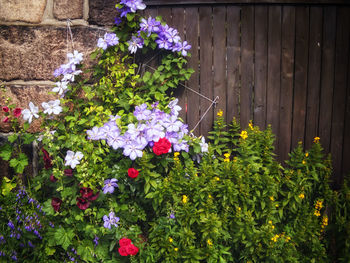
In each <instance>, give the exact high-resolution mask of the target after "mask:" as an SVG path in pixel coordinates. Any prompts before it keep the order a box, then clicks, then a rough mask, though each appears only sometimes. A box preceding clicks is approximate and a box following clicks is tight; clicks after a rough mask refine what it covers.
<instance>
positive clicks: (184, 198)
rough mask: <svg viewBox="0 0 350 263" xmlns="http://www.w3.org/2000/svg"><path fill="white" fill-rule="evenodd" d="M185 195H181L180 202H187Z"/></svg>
mask: <svg viewBox="0 0 350 263" xmlns="http://www.w3.org/2000/svg"><path fill="white" fill-rule="evenodd" d="M187 199H188V198H187V195H183V196H182V203H184V204H186V203H187Z"/></svg>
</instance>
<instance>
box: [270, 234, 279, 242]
mask: <svg viewBox="0 0 350 263" xmlns="http://www.w3.org/2000/svg"><path fill="white" fill-rule="evenodd" d="M279 237H280V235H278V234H276V235H275V236H274V237H273V238H271V240H272V241H273V242H277V240H278V239H279Z"/></svg>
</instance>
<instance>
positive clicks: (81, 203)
mask: <svg viewBox="0 0 350 263" xmlns="http://www.w3.org/2000/svg"><path fill="white" fill-rule="evenodd" d="M77 206H78V207H79V208H80V209H81V210H85V209H86V208H88V207H89V206H90V202H89V201H88V200H86V199H85V198H81V197H77Z"/></svg>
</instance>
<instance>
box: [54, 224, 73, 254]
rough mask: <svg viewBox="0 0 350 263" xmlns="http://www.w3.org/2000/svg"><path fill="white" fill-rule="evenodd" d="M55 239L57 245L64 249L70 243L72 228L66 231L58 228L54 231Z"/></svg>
mask: <svg viewBox="0 0 350 263" xmlns="http://www.w3.org/2000/svg"><path fill="white" fill-rule="evenodd" d="M54 237H55V240H56V242H57V244H58V245H61V246H62V247H63V249H64V250H67V248H68V247H69V246H70V244H72V239H73V237H74V232H73V230H72V229H70V230H68V231H66V230H65V229H64V228H62V227H61V228H59V229H57V231H56V232H55V235H54Z"/></svg>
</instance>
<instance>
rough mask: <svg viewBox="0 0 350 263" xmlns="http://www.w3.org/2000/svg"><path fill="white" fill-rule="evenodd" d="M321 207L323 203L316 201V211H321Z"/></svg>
mask: <svg viewBox="0 0 350 263" xmlns="http://www.w3.org/2000/svg"><path fill="white" fill-rule="evenodd" d="M322 207H323V201H322V200H317V202H316V205H315V208H316V209H317V210H321V209H322Z"/></svg>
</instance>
